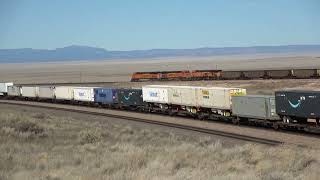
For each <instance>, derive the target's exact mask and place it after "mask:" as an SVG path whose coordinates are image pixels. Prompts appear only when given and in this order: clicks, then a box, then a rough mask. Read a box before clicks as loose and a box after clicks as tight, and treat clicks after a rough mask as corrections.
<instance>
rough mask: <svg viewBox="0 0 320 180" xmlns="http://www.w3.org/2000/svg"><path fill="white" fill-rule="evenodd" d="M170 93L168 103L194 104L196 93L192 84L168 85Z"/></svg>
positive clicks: (195, 102)
mask: <svg viewBox="0 0 320 180" xmlns="http://www.w3.org/2000/svg"><path fill="white" fill-rule="evenodd" d="M170 88H171V90H172V93H170V97H169V99H170V103H171V104H177V105H183V106H196V105H197V95H196V87H192V86H172V87H170Z"/></svg>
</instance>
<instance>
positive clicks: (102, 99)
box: [94, 88, 118, 104]
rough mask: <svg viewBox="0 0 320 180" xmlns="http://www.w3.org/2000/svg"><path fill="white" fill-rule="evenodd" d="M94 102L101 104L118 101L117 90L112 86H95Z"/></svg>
mask: <svg viewBox="0 0 320 180" xmlns="http://www.w3.org/2000/svg"><path fill="white" fill-rule="evenodd" d="M94 102H96V103H101V104H116V103H118V98H117V90H116V89H112V88H95V89H94Z"/></svg>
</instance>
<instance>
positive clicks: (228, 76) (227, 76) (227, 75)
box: [221, 71, 243, 80]
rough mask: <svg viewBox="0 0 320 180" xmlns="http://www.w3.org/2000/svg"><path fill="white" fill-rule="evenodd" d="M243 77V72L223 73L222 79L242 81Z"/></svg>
mask: <svg viewBox="0 0 320 180" xmlns="http://www.w3.org/2000/svg"><path fill="white" fill-rule="evenodd" d="M242 77H243V74H242V71H222V72H221V78H222V79H227V80H228V79H241V78H242Z"/></svg>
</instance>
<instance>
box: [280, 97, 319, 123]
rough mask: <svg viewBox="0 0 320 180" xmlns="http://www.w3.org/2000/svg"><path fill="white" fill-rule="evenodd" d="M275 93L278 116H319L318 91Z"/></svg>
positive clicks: (311, 117) (312, 117)
mask: <svg viewBox="0 0 320 180" xmlns="http://www.w3.org/2000/svg"><path fill="white" fill-rule="evenodd" d="M275 95H276V109H277V114H279V115H280V116H289V117H293V118H298V119H299V118H310V119H317V118H320V108H319V102H320V91H277V92H276V93H275Z"/></svg>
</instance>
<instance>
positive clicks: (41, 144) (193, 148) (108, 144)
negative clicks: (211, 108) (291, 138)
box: [0, 107, 320, 180]
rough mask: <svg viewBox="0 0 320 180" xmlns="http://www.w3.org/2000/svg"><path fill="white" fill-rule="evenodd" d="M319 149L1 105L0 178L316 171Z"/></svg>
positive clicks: (309, 174)
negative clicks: (235, 141) (229, 141)
mask: <svg viewBox="0 0 320 180" xmlns="http://www.w3.org/2000/svg"><path fill="white" fill-rule="evenodd" d="M319 168H320V150H316V149H306V148H302V147H295V146H287V145H284V146H280V147H266V146H263V145H253V144H243V145H242V144H240V145H232V146H230V145H229V146H226V145H223V144H222V143H220V142H219V141H216V140H215V139H212V138H210V137H200V136H199V137H195V136H193V137H191V136H184V135H179V134H176V133H174V132H168V131H160V130H154V129H149V128H147V127H146V126H142V127H140V128H139V127H133V126H131V125H130V124H125V123H123V124H122V125H121V124H118V123H111V122H110V121H106V120H101V119H100V120H99V119H96V118H88V117H86V116H80V115H79V116H73V115H70V114H68V115H66V114H62V113H61V112H53V113H48V112H40V113H39V112H37V111H31V110H28V109H27V108H25V109H20V110H17V109H16V110H14V109H13V108H12V107H7V108H6V107H2V108H1V112H0V179H1V180H9V179H10V180H11V179H13V180H15V179H19V180H20V179H30V180H31V179H32V180H33V179H49V180H60V179H68V180H69V179H71V180H72V179H82V180H86V179H87V180H91V179H119V180H123V179H139V180H140V179H158V180H160V179H181V180H182V179H219V180H220V179H244V180H247V179H277V180H278V179H301V180H302V179H311V180H312V179H314V180H316V179H318V177H319V176H318V175H319V173H318V172H319Z"/></svg>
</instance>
